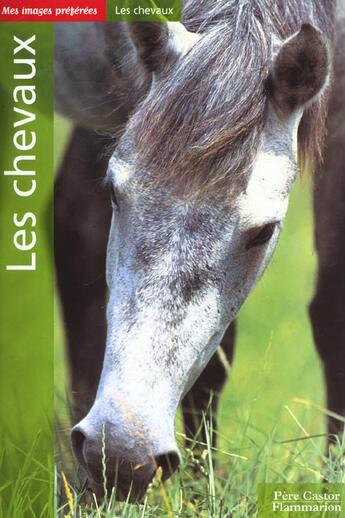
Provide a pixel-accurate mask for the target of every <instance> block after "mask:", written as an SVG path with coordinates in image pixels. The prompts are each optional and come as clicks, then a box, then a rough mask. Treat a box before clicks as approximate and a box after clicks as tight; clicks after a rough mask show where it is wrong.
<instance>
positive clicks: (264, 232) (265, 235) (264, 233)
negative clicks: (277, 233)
mask: <svg viewBox="0 0 345 518" xmlns="http://www.w3.org/2000/svg"><path fill="white" fill-rule="evenodd" d="M276 226H277V224H276V223H268V224H267V225H264V226H263V227H261V228H260V229H259V230H258V231H256V234H255V235H254V237H252V238H251V239H250V240H249V241H248V243H247V245H246V249H247V250H249V249H250V248H254V247H256V246H261V245H264V244H265V243H267V242H268V241H269V240H270V239H271V237H272V235H273V232H274V230H275V228H276Z"/></svg>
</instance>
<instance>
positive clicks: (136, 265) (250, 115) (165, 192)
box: [55, 0, 345, 500]
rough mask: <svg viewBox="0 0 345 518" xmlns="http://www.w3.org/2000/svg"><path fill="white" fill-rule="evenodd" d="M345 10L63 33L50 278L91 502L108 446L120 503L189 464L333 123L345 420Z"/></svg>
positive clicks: (331, 277)
mask: <svg viewBox="0 0 345 518" xmlns="http://www.w3.org/2000/svg"><path fill="white" fill-rule="evenodd" d="M335 9H336V6H335V2H334V1H333V0H324V1H323V2H319V1H318V0H279V1H272V0H251V1H247V0H229V1H225V0H224V1H222V2H213V0H203V1H202V2H200V1H197V0H189V1H186V2H185V5H184V14H183V19H184V22H183V24H182V23H167V24H154V23H133V24H128V25H125V24H120V23H118V24H117V23H115V24H57V27H56V93H57V99H56V102H57V109H58V110H60V111H61V112H62V113H64V114H65V115H67V116H68V117H70V118H71V119H72V120H73V121H74V123H75V125H76V127H77V129H75V131H74V134H73V136H72V139H71V142H70V145H69V148H68V149H67V152H66V154H65V158H64V160H63V163H62V165H61V169H60V173H59V176H58V179H57V184H56V203H55V208H56V232H55V238H56V263H57V277H58V285H59V289H60V294H61V299H62V308H63V314H64V318H65V323H66V333H67V339H68V345H69V358H70V366H71V374H72V390H73V393H74V397H75V410H74V415H75V418H76V420H77V421H79V420H80V422H79V423H78V424H76V426H75V427H74V428H73V430H72V445H73V450H74V453H75V455H76V457H77V458H78V460H79V462H80V463H81V465H82V466H83V467H84V469H85V471H86V472H87V475H88V478H89V481H90V484H91V485H92V487H93V488H94V489H95V490H97V487H98V486H99V484H101V483H102V473H103V472H104V469H103V468H104V466H102V446H104V445H105V454H106V455H105V457H106V469H105V472H106V478H107V484H108V486H109V489H110V488H111V487H112V486H113V485H114V483H115V480H116V486H117V497H118V498H120V499H121V498H123V497H124V496H125V495H126V493H127V492H128V490H129V488H130V487H131V499H132V500H136V499H140V498H141V497H142V496H143V495H144V494H145V491H146V488H147V486H148V484H149V483H150V481H151V480H152V477H153V476H154V473H155V471H156V469H157V466H161V467H162V469H163V478H164V479H166V478H167V477H168V476H169V475H170V474H171V473H172V472H173V471H174V470H175V469H176V468H177V466H178V463H179V457H178V449H177V446H176V441H175V436H174V417H175V413H176V410H177V407H178V405H179V404H180V403H182V409H183V413H184V419H185V425H186V432H187V434H189V435H193V434H194V433H195V431H196V430H197V429H198V426H199V422H198V421H197V420H196V419H194V418H193V416H192V412H191V409H193V410H194V411H195V412H194V416H198V415H199V416H200V415H201V414H202V412H206V411H207V410H208V403H209V398H210V394H211V393H213V394H214V397H213V401H212V416H213V418H215V413H216V407H217V398H218V394H219V392H220V391H221V389H222V387H223V384H224V382H225V378H226V373H225V369H224V366H223V364H224V362H223V363H222V362H221V361H220V358H219V356H218V355H217V353H216V349H217V347H218V346H219V344H220V343H221V342H222V345H223V349H224V351H225V354H226V355H227V358H228V360H229V361H231V358H232V353H233V345H234V339H235V327H234V319H235V316H236V314H237V312H238V310H239V309H240V307H241V305H242V303H243V301H244V300H245V299H246V297H247V295H248V294H249V292H250V291H251V289H252V288H253V287H254V285H255V284H256V282H257V280H258V279H259V278H260V277H261V275H262V273H263V272H264V270H265V268H266V266H267V265H268V263H269V261H270V258H271V256H272V253H273V251H274V248H275V246H276V243H277V240H278V237H279V234H280V230H281V226H282V224H283V220H284V216H285V214H286V211H287V206H288V198H289V193H290V190H291V187H292V185H293V183H294V180H295V178H296V175H297V172H298V167H299V166H300V167H305V166H306V165H307V166H308V167H309V168H315V167H318V168H319V169H320V155H321V151H322V144H323V140H324V136H325V130H326V126H327V124H328V125H329V145H328V148H327V152H326V156H325V162H324V169H325V171H326V174H325V175H323V176H322V177H320V180H318V181H317V182H316V194H315V200H316V203H315V209H316V210H315V213H316V233H317V249H318V253H319V259H320V261H319V278H318V285H317V292H316V296H315V299H314V301H313V303H312V305H311V318H312V323H313V328H314V334H315V341H316V344H317V348H318V350H319V352H320V355H321V357H322V360H323V362H324V367H325V377H326V384H327V391H328V405H329V408H330V410H332V411H333V412H336V413H338V414H343V413H344V410H345V374H344V368H345V361H344V360H345V358H344V338H345V336H344V333H345V325H344V315H343V307H342V301H343V300H344V291H345V285H344V276H342V275H341V267H342V264H343V262H344V259H345V250H344V240H342V234H341V233H342V231H343V229H344V214H345V212H344V204H343V200H344V195H345V189H344V184H345V176H344V174H341V173H342V172H343V171H341V169H342V168H343V164H344V158H345V157H344V146H343V145H341V137H343V136H344V123H343V121H344V98H343V87H344V82H343V81H344V75H343V69H344V64H343V61H342V58H341V57H340V56H341V53H339V54H338V56H339V57H337V54H335V56H336V57H335V63H336V71H335V72H336V73H335V79H334V77H333V76H334V74H333V71H332V70H333V67H332V62H333V55H334V48H335V43H334V41H335V38H334V33H335V31H334V22H335V12H336V11H335ZM337 45H338V46H339V48H340V47H341V45H342V35H341V32H340V31H339V36H338V40H337ZM333 83H334V87H333V88H332V85H333ZM330 92H333V94H332V98H331V99H332V100H331V114H332V115H334V117H331V118H330V119H329V122H328V123H327V117H326V112H327V104H328V98H329V95H330ZM341 114H342V115H341ZM93 130H97V131H98V132H100V131H101V132H102V135H101V134H100V133H98V134H96V133H95V132H94V131H93ZM341 130H342V134H340V131H341ZM106 133H107V134H111V135H112V140H110V139H109V137H107V136H104V135H105V134H106ZM114 136H115V140H116V146H114ZM110 142H112V144H113V147H112V151H109V150H110ZM114 147H115V150H113V149H114ZM109 153H110V159H109V157H108V154H109ZM106 171H107V172H106ZM105 172H106V174H105ZM104 175H105V177H106V180H105V181H106V184H107V185H108V186H109V189H110V193H111V207H110V204H109V201H108V199H107V195H106V193H105V190H103V191H102V190H101V189H99V180H100V179H101V178H102V177H103V176H104ZM110 220H111V225H110V230H109V222H110ZM108 232H109V239H108V248H107V252H106V251H105V250H106V240H107V235H108ZM105 256H106V282H107V286H108V289H109V296H108V302H107V311H106V318H105V310H104V308H105V300H106V282H105V275H104V273H103V271H104V267H103V264H104V262H105ZM341 277H342V278H341ZM106 323H107V324H106ZM103 356H104V361H103V368H102V371H101V365H102V358H103ZM100 371H101V372H100ZM90 407H91V408H90ZM199 419H200V417H199ZM330 431H331V432H332V433H335V432H339V431H340V426H339V422H338V421H336V420H331V421H330Z"/></svg>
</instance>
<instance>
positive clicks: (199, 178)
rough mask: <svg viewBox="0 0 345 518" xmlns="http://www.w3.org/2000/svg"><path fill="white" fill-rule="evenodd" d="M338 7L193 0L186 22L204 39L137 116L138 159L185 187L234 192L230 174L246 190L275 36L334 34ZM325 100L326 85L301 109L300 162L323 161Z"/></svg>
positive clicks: (278, 0)
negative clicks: (312, 29)
mask: <svg viewBox="0 0 345 518" xmlns="http://www.w3.org/2000/svg"><path fill="white" fill-rule="evenodd" d="M334 7H335V2H334V0H324V1H323V2H320V1H319V0H217V2H214V0H189V1H187V2H186V3H185V7H184V23H185V25H186V26H187V28H188V29H189V30H192V31H195V32H199V33H201V34H202V35H203V37H202V38H201V39H200V41H199V42H198V43H197V44H196V46H195V47H194V48H193V49H192V50H191V53H193V56H192V57H193V59H184V60H182V61H181V62H180V63H178V64H177V66H176V67H175V68H174V69H173V70H172V71H170V73H169V75H168V76H167V77H166V78H165V79H164V80H163V81H161V82H160V84H159V87H158V88H153V89H152V90H151V92H150V94H149V95H148V97H147V98H146V99H145V100H144V101H143V103H142V105H141V107H140V109H139V111H138V113H137V115H134V117H133V118H132V121H131V123H130V126H132V125H133V126H134V127H135V128H136V130H138V131H135V132H133V133H134V134H136V135H139V136H140V137H139V140H138V141H137V142H135V146H134V149H136V150H137V152H138V155H137V156H138V157H139V160H140V164H141V166H142V167H144V168H145V167H147V168H149V170H150V171H151V172H152V174H153V175H155V174H156V175H159V176H160V177H161V176H162V175H163V174H164V176H165V179H166V181H167V182H170V183H171V185H175V186H176V184H177V183H179V185H180V187H181V188H183V189H184V190H187V191H188V192H189V193H192V192H193V193H197V194H200V193H201V194H204V193H205V192H209V191H210V189H212V188H214V187H215V186H216V187H217V190H218V191H219V188H220V187H221V185H222V184H224V185H225V183H226V184H227V189H228V188H229V177H230V176H231V179H232V182H231V184H232V186H233V187H234V186H240V187H242V186H243V182H244V181H245V179H246V177H247V173H248V171H249V169H250V166H251V164H252V163H253V160H254V159H255V156H256V153H257V149H258V147H259V145H260V142H261V138H262V130H263V127H264V124H265V121H266V113H267V101H268V95H267V91H266V89H267V79H268V77H269V73H270V67H271V62H272V36H273V35H275V36H276V37H279V38H280V39H282V40H284V39H286V38H287V37H289V36H291V35H292V34H293V33H295V32H296V31H298V30H299V28H300V26H301V25H302V23H304V22H309V23H312V24H313V25H314V26H316V27H318V28H319V29H320V30H321V31H322V32H323V33H324V34H326V36H327V37H328V38H329V39H330V40H332V33H333V13H334ZM327 97H328V90H327V89H325V91H324V92H323V93H322V94H321V95H320V96H319V98H318V99H317V100H315V101H314V102H313V103H312V104H311V105H310V106H309V107H308V108H307V109H306V110H305V113H304V116H303V119H302V121H301V124H300V127H299V134H298V146H299V164H300V167H301V168H305V167H306V165H308V167H309V168H313V167H314V166H315V164H316V163H317V162H318V161H319V160H320V159H321V156H322V148H323V141H324V136H325V126H326V112H327ZM162 171H164V173H163V172H162ZM177 177H178V179H179V180H178V181H177Z"/></svg>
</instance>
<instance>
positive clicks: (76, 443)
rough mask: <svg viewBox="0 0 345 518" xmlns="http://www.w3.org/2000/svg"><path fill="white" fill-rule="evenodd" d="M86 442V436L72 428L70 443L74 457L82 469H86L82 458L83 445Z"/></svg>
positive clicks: (84, 460)
mask: <svg viewBox="0 0 345 518" xmlns="http://www.w3.org/2000/svg"><path fill="white" fill-rule="evenodd" d="M85 441H86V435H85V434H84V433H83V432H82V431H81V430H79V429H78V428H73V430H72V433H71V442H72V448H73V452H74V455H75V456H76V457H77V460H78V461H79V463H80V464H81V465H82V466H83V468H84V469H87V467H86V459H85V457H84V444H85Z"/></svg>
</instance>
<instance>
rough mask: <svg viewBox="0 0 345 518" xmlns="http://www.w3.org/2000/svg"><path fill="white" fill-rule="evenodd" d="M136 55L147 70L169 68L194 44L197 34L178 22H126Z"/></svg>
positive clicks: (159, 71) (158, 70) (155, 70)
mask: <svg viewBox="0 0 345 518" xmlns="http://www.w3.org/2000/svg"><path fill="white" fill-rule="evenodd" d="M128 29H129V32H130V36H131V39H132V42H133V44H134V46H135V48H136V50H137V53H138V56H139V58H140V60H141V61H142V63H143V64H144V66H145V67H146V68H147V70H148V71H149V72H155V73H158V74H159V73H161V72H163V71H166V70H168V69H169V67H170V66H171V65H173V64H174V63H176V62H177V61H178V60H179V59H180V58H181V57H182V56H184V55H185V54H187V52H188V51H189V50H190V49H191V48H192V47H193V46H194V45H195V43H196V42H197V41H198V39H199V35H198V34H195V33H193V32H189V31H187V29H186V28H185V27H184V25H182V23H179V22H167V23H151V22H150V23H148V22H142V23H140V22H136V23H130V24H128Z"/></svg>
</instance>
